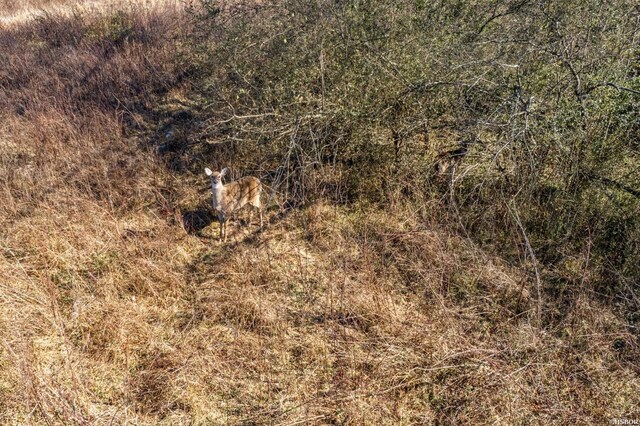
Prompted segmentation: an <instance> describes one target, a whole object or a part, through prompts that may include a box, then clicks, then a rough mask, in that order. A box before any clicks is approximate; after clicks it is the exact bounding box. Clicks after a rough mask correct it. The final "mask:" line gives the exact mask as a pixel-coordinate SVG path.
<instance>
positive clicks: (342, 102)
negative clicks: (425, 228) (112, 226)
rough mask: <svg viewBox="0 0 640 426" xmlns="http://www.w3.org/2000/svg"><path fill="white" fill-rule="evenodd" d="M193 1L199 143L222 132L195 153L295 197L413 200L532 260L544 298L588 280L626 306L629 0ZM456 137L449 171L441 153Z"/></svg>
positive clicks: (631, 74) (630, 291)
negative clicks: (265, 179)
mask: <svg viewBox="0 0 640 426" xmlns="http://www.w3.org/2000/svg"><path fill="white" fill-rule="evenodd" d="M191 12H192V16H193V17H194V19H195V22H196V24H197V28H198V31H197V34H198V36H199V37H200V38H199V43H196V44H195V47H194V49H195V50H194V52H195V53H194V54H193V56H192V57H191V58H190V60H191V61H192V64H193V65H194V69H196V70H198V72H199V73H200V74H199V75H202V76H203V77H204V81H205V83H204V85H203V86H202V93H203V94H204V99H205V101H203V102H204V103H205V105H203V107H204V111H206V113H207V117H208V119H207V121H206V123H205V124H204V125H203V126H202V127H201V129H200V130H199V131H200V134H199V136H200V137H202V138H203V139H207V140H210V141H211V140H213V141H215V143H211V144H207V145H206V146H205V148H204V153H205V155H206V157H205V158H215V159H216V160H217V161H218V163H219V164H220V165H222V164H223V163H225V164H226V163H232V164H233V165H234V166H236V167H240V168H245V169H250V170H259V171H262V172H263V175H266V176H269V180H270V181H271V183H272V184H273V186H274V187H275V188H277V189H278V190H280V191H281V192H283V193H284V194H286V196H287V198H288V199H289V200H293V201H296V202H308V201H309V200H312V199H314V198H315V197H318V196H319V195H321V196H324V197H329V198H330V199H332V200H333V201H334V202H348V203H353V202H365V203H373V204H377V205H379V206H381V207H383V208H390V207H389V206H391V208H393V206H396V205H398V204H405V205H406V204H407V203H409V204H412V205H413V206H414V207H415V208H416V209H418V210H420V211H421V212H422V214H423V215H424V217H425V218H426V217H434V216H435V217H439V218H442V222H443V223H447V224H448V225H449V226H453V227H454V228H456V229H457V230H459V231H462V232H464V233H466V235H468V236H470V237H471V238H473V239H474V240H476V241H479V242H481V243H482V244H483V245H484V246H485V247H491V248H493V249H494V250H495V251H496V252H497V253H500V254H501V255H503V256H506V257H507V258H509V259H511V260H512V261H514V262H524V263H525V264H527V265H528V267H529V268H530V271H531V274H532V277H533V276H535V277H537V278H536V279H537V280H538V283H540V282H541V281H544V282H545V283H546V284H545V285H543V287H544V288H542V289H541V291H542V292H546V293H547V294H548V295H550V296H551V297H552V298H553V302H552V303H553V304H554V305H555V304H557V303H558V300H559V299H558V298H560V300H563V298H566V299H564V301H568V300H569V298H570V297H571V295H572V293H573V292H572V290H575V289H576V288H577V287H579V286H584V284H585V281H588V285H589V286H590V287H589V288H590V290H592V291H594V292H596V293H600V294H601V295H602V296H603V297H605V298H606V299H607V300H609V301H613V300H616V301H617V302H619V301H620V300H619V299H618V298H622V300H624V301H625V302H627V303H628V304H629V305H628V306H629V307H630V308H631V310H630V311H629V312H633V311H634V310H637V308H638V306H637V302H633V300H636V301H637V298H636V297H635V296H633V295H634V294H635V293H634V292H635V291H637V280H638V277H639V276H640V267H639V266H638V265H639V264H640V257H639V255H638V253H640V249H639V247H638V241H639V240H640V227H639V219H638V214H639V213H640V209H639V208H640V202H639V199H640V192H639V191H640V173H638V164H640V163H639V160H640V158H639V148H640V145H639V144H638V140H640V139H639V136H640V119H639V115H638V107H639V104H640V78H639V76H640V62H639V61H640V47H639V44H638V40H639V35H640V34H639V23H640V9H639V8H638V6H637V5H636V4H635V2H631V1H625V0H619V1H613V2H607V3H603V2H600V1H595V0H594V1H591V0H587V1H582V0H580V1H577V0H575V1H574V0H568V1H560V2H545V1H527V0H518V1H505V0H498V1H488V2H487V1H472V2H467V1H464V2H462V1H439V2H426V1H420V0H411V1H408V0H403V1H385V0H383V1H376V2H370V1H349V2H343V1H316V0H313V1H304V0H290V1H276V2H258V3H252V4H251V5H250V6H247V5H246V4H240V5H239V4H237V3H235V2H229V3H227V2H223V1H208V0H207V1H200V2H197V5H196V6H194V7H193V8H192V10H191ZM459 147H463V148H464V147H466V148H467V151H466V153H467V155H466V156H465V157H464V158H463V160H462V162H461V164H460V165H459V167H457V169H456V173H455V175H454V176H453V179H451V182H446V179H443V178H442V176H437V174H435V173H434V166H436V165H437V161H438V160H439V159H441V158H442V156H440V157H438V155H441V154H442V153H443V152H445V151H447V150H451V149H455V148H459ZM443 180H444V181H445V182H443ZM585 277H587V278H585ZM567 285H568V286H567ZM567 290H568V291H567ZM551 311H552V310H551Z"/></svg>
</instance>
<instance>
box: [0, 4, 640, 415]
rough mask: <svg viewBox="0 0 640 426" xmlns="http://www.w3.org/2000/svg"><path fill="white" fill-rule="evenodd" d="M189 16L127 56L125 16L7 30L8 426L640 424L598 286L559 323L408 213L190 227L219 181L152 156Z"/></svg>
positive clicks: (624, 334) (4, 321)
mask: <svg viewBox="0 0 640 426" xmlns="http://www.w3.org/2000/svg"><path fill="white" fill-rule="evenodd" d="M7 4H8V5H9V6H11V3H6V2H5V4H4V5H3V6H4V7H5V9H6V8H7ZM161 12H162V13H161ZM177 13H178V12H177V11H176V10H175V9H168V10H164V9H151V10H149V11H148V12H146V13H140V14H137V15H135V16H132V15H124V20H123V21H122V22H125V23H129V24H130V26H131V32H130V33H128V37H129V38H127V39H126V40H121V39H119V38H118V37H117V36H116V37H115V38H114V36H113V33H111V36H109V34H107V35H106V36H105V32H104V31H107V30H105V27H103V26H102V23H104V22H105V20H106V21H107V22H113V21H111V20H110V19H111V18H110V17H109V16H108V15H105V16H101V15H98V16H93V17H87V16H84V15H82V16H84V18H83V19H84V21H78V18H77V17H76V18H56V17H50V18H47V19H49V20H47V21H44V22H35V23H32V24H28V26H25V27H20V26H18V27H16V28H12V29H11V30H3V31H2V33H0V37H2V38H3V39H4V40H5V41H12V42H13V43H5V44H4V45H12V46H15V47H14V49H13V50H11V51H9V53H8V58H9V59H8V60H7V61H4V62H3V63H2V64H0V75H2V76H5V77H7V76H9V77H10V79H9V83H7V84H3V85H2V86H1V87H0V105H1V108H0V111H2V112H1V113H0V122H1V123H2V124H1V127H0V176H2V178H1V179H0V200H2V203H0V246H1V247H0V249H1V251H0V342H1V345H0V422H1V423H4V424H61V425H62V424H96V425H100V424H105V425H106V424H149V425H151V424H172V425H173V424H244V425H249V424H282V425H294V424H371V425H374V424H375V425H378V424H389V425H392V424H394V425H395V424H451V423H460V424H468V423H477V424H487V423H495V424H549V423H557V424H568V423H581V424H589V423H597V422H605V421H607V420H608V419H610V418H613V417H624V416H627V417H633V416H638V415H639V414H640V413H639V412H638V407H640V396H639V395H640V392H639V390H640V379H639V377H638V372H639V371H638V367H637V363H636V361H637V359H638V355H639V352H638V350H639V349H638V346H637V340H636V338H635V337H634V336H633V335H632V334H631V333H630V332H629V327H628V325H627V324H626V322H625V320H624V318H621V317H619V316H618V315H617V313H616V311H615V310H614V309H613V308H612V307H611V306H606V305H602V304H600V303H599V302H597V299H596V298H594V297H592V295H591V294H590V293H589V292H588V291H587V290H585V291H584V292H582V293H580V294H577V295H576V296H575V297H574V299H573V300H574V303H573V304H572V306H569V307H566V309H564V310H563V312H564V313H565V314H564V315H562V316H558V317H559V318H560V319H558V320H556V321H555V322H553V323H551V324H550V325H549V326H548V327H545V328H544V329H543V328H539V327H537V326H536V325H535V307H536V303H537V300H536V299H535V291H534V287H533V286H534V283H533V280H532V279H531V277H530V276H528V275H527V274H526V273H525V272H523V271H522V270H520V269H519V268H516V267H513V266H510V265H507V264H506V263H505V262H504V261H502V260H501V259H499V258H496V257H494V256H490V255H488V254H486V253H483V252H482V251H480V250H479V249H477V248H476V247H475V246H474V245H473V244H472V243H470V242H469V241H467V240H466V239H464V238H462V237H460V236H457V235H452V234H450V233H449V232H446V231H445V230H443V229H442V228H441V227H439V226H438V225H437V224H436V223H435V221H434V223H432V224H428V225H426V224H425V223H424V221H423V220H422V219H420V218H419V215H418V214H417V213H413V212H412V211H411V209H410V208H409V207H407V206H403V205H402V204H401V203H399V204H398V206H397V207H395V210H394V212H393V213H390V212H384V211H377V210H373V209H371V208H362V209H359V208H357V206H356V207H335V206H330V205H326V204H324V203H322V202H318V203H316V204H314V205H312V206H308V207H306V208H305V209H303V210H298V211H290V212H288V214H283V215H280V216H278V215H275V213H274V212H271V213H270V217H271V223H270V225H269V226H268V227H267V228H266V229H265V230H264V232H262V233H259V232H256V231H257V230H256V229H255V226H250V227H248V228H240V227H238V226H234V225H233V224H232V225H230V231H233V234H232V235H231V236H230V240H231V242H230V243H229V244H226V245H219V244H217V243H216V242H214V241H215V235H214V233H215V232H216V229H217V227H216V226H210V227H204V228H203V229H200V228H202V226H198V229H197V230H194V229H193V227H192V226H189V223H185V218H192V217H195V216H197V214H196V212H198V211H199V209H200V208H201V207H202V206H204V205H206V204H207V202H208V201H207V197H208V193H207V190H206V181H204V179H203V177H202V176H199V175H197V176H192V175H191V174H189V173H177V172H175V171H172V170H171V169H170V168H167V167H166V164H165V163H164V162H163V161H161V159H160V158H159V157H158V156H157V155H156V154H155V153H154V151H153V150H152V149H150V147H149V144H148V143H147V142H146V141H145V139H144V138H145V137H146V136H145V135H149V134H152V133H153V132H154V131H155V130H157V128H158V126H160V124H161V122H162V117H157V116H155V115H154V114H155V113H154V112H153V108H152V106H153V103H155V102H161V101H163V102H169V100H168V99H169V98H170V97H173V99H175V98H176V97H178V96H180V94H181V90H182V89H180V86H179V85H178V77H177V76H178V74H179V69H178V68H179V67H178V66H177V65H176V63H175V61H173V60H172V53H173V52H174V51H175V49H177V48H178V47H177V46H178V45H179V43H180V38H179V37H177V38H171V37H164V36H163V35H166V34H180V32H179V31H178V29H177V28H178V27H180V25H179V23H180V21H179V19H180V15H179V14H177ZM119 19H120V18H119ZM118 22H120V21H118ZM120 23H121V22H120ZM129 24H127V25H129ZM56 25H58V26H56ZM56 28H58V29H57V30H56ZM44 29H47V30H48V31H49V32H45V33H43V32H42V31H44ZM73 34H77V35H78V36H77V37H76V38H74V37H70V38H64V37H69V35H73ZM87 34H88V35H87ZM63 36H64V37H63ZM56 37H57V38H56ZM52 40H58V42H56V43H53V42H52ZM105 40H106V41H105ZM75 73H78V74H75ZM123 128H124V129H127V132H123V130H122V129H123ZM398 218H401V219H400V220H398ZM202 220H203V224H206V223H207V218H206V215H205V217H204V218H203V219H202ZM203 224H201V225H203ZM554 309H559V308H558V307H557V306H554V305H553V303H552V302H548V304H547V305H546V306H545V311H546V312H552V311H553V310H554Z"/></svg>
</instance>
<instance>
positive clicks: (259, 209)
mask: <svg viewBox="0 0 640 426" xmlns="http://www.w3.org/2000/svg"><path fill="white" fill-rule="evenodd" d="M258 211H259V212H260V228H262V225H263V223H262V206H260V207H258Z"/></svg>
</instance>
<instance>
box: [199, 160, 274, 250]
mask: <svg viewBox="0 0 640 426" xmlns="http://www.w3.org/2000/svg"><path fill="white" fill-rule="evenodd" d="M204 172H205V173H206V175H207V176H209V177H210V178H211V192H212V194H213V210H215V211H216V213H217V214H218V221H219V222H220V241H221V242H222V241H224V242H226V241H227V219H228V218H229V216H230V215H232V214H233V213H234V212H236V211H238V210H240V209H241V208H242V207H244V206H245V205H247V204H249V205H251V206H253V207H255V208H257V209H258V211H259V212H260V228H262V226H263V221H262V204H261V203H260V194H261V193H262V183H261V182H260V179H258V178H256V177H253V176H246V177H243V178H241V179H238V180H236V181H234V182H231V183H228V184H226V185H224V184H223V183H222V178H223V177H224V176H225V175H226V174H227V173H228V172H229V169H227V168H226V167H225V168H224V169H222V170H221V171H220V172H214V171H211V169H209V168H208V167H205V169H204ZM249 223H251V212H250V213H249Z"/></svg>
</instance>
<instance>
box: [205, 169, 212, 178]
mask: <svg viewBox="0 0 640 426" xmlns="http://www.w3.org/2000/svg"><path fill="white" fill-rule="evenodd" d="M204 172H205V173H206V174H207V176H211V175H212V174H213V172H212V171H211V169H210V168H208V167H205V168H204Z"/></svg>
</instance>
